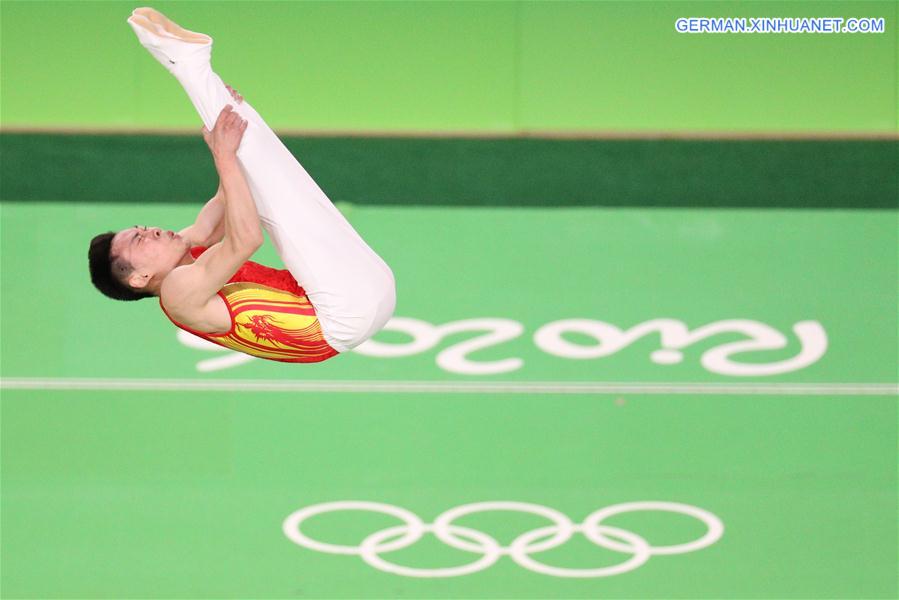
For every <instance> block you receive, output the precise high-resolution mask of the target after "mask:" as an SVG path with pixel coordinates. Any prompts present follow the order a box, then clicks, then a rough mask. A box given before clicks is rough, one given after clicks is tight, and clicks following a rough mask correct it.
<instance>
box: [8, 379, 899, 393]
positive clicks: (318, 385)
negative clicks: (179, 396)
mask: <svg viewBox="0 0 899 600" xmlns="http://www.w3.org/2000/svg"><path fill="white" fill-rule="evenodd" d="M0 388H2V389H7V390H121V391H125V390H154V391H210V392H211V391H216V392H362V393H437V394H458V393H461V394H626V393H633V394H715V395H726V394H731V395H745V394H767V395H801V396H833V395H838V396H891V395H897V394H899V384H895V383H698V382H697V383H677V382H662V383H627V382H599V381H584V382H565V381H521V382H500V381H491V382H477V381H453V382H451V381H376V380H373V381H364V380H363V381H360V380H356V381H339V380H338V381H315V380H311V381H278V380H259V379H255V380H254V379H91V378H42V377H5V378H2V379H0Z"/></svg>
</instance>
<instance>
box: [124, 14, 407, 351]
mask: <svg viewBox="0 0 899 600" xmlns="http://www.w3.org/2000/svg"><path fill="white" fill-rule="evenodd" d="M129 24H130V25H131V26H132V28H133V29H134V31H135V33H136V34H137V36H138V39H139V40H140V42H141V44H142V45H143V46H144V47H145V48H147V50H149V51H150V53H151V54H152V55H153V56H154V58H156V59H157V60H158V61H159V62H160V63H161V64H162V65H163V66H164V67H165V68H166V69H167V70H168V71H169V72H170V73H172V74H173V75H174V76H175V78H176V79H177V80H178V81H179V82H180V83H181V85H182V86H183V87H184V91H186V92H187V95H188V97H189V98H190V101H191V102H192V103H193V105H194V107H195V108H196V109H197V112H198V113H199V114H200V117H201V119H202V120H203V123H204V124H205V125H206V128H207V129H208V130H210V131H212V129H213V127H214V126H215V122H216V119H217V118H218V115H219V113H220V112H221V110H222V108H224V106H225V104H231V105H232V106H234V108H235V111H236V112H237V113H239V114H240V116H242V117H243V118H244V119H246V120H247V121H248V123H247V128H246V130H245V131H244V134H243V138H242V140H241V144H240V148H239V149H238V151H237V158H238V160H239V163H240V166H241V169H242V171H243V173H244V175H245V176H246V179H247V182H248V184H249V188H250V191H251V192H252V194H253V200H254V201H255V203H256V208H257V209H258V212H259V220H260V221H261V222H262V225H263V227H264V228H265V230H266V231H267V232H268V235H269V238H270V239H271V241H272V243H273V244H274V246H275V248H276V250H277V252H278V255H279V256H280V257H281V260H283V261H284V265H285V267H287V269H288V270H289V271H290V273H291V274H292V275H293V276H294V278H295V279H296V280H297V283H299V284H300V285H301V286H302V287H303V288H304V289H305V290H306V293H307V295H308V297H309V301H310V302H311V303H312V305H313V306H314V307H315V312H316V314H317V315H318V319H319V322H320V324H321V328H322V334H323V335H324V338H325V341H326V342H328V344H330V346H331V347H332V348H334V349H335V350H337V351H338V352H346V351H348V350H350V349H352V348H354V347H356V346H358V345H359V344H361V343H362V342H364V341H365V340H367V339H368V338H370V337H371V336H373V335H374V334H375V333H377V332H378V331H379V330H380V329H381V328H383V327H384V325H385V324H386V323H387V321H388V320H389V319H390V317H391V316H393V312H394V309H395V306H396V283H395V280H394V277H393V272H392V271H391V269H390V267H388V266H387V263H385V262H384V260H382V259H381V257H380V256H378V255H377V254H376V253H375V251H374V250H372V249H371V248H370V247H369V246H368V244H366V243H365V241H364V240H363V239H362V237H361V236H360V235H359V234H358V233H357V232H356V230H355V229H353V226H352V225H350V223H349V222H348V221H347V220H346V218H345V217H344V216H343V215H342V214H341V213H340V211H339V210H337V208H336V207H335V206H334V204H333V203H332V202H331V201H330V200H329V199H328V197H327V196H326V195H325V193H324V192H323V191H322V190H321V188H319V187H318V185H317V184H316V183H315V181H313V180H312V177H310V176H309V174H308V173H307V172H306V170H305V169H304V168H303V166H302V165H301V164H300V163H299V162H298V161H297V159H296V158H295V157H294V156H293V155H292V154H291V153H290V151H289V150H288V149H287V147H286V146H284V144H283V143H282V142H281V140H280V139H278V136H277V135H275V133H274V132H273V131H272V130H271V128H269V126H268V125H267V124H266V123H265V121H263V119H262V117H260V116H259V113H257V112H256V111H255V110H254V109H253V107H252V106H251V105H250V103H249V102H247V101H246V100H244V101H243V102H241V103H240V104H238V103H237V101H236V100H234V99H233V98H232V96H231V94H230V93H229V92H228V90H227V88H226V87H225V84H224V83H223V82H222V79H221V78H220V77H219V76H218V75H217V74H216V73H215V72H214V71H213V70H212V64H211V56H212V38H209V43H208V44H197V43H189V42H185V41H183V40H179V39H177V38H169V37H166V36H164V35H161V32H160V35H156V34H153V33H151V32H148V31H147V30H146V29H144V28H143V27H141V26H139V25H136V24H135V23H132V22H131V20H130V19H129Z"/></svg>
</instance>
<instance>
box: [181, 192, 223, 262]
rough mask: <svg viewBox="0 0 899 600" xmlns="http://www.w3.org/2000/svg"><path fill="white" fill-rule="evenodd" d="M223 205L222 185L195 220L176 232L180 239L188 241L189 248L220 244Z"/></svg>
mask: <svg viewBox="0 0 899 600" xmlns="http://www.w3.org/2000/svg"><path fill="white" fill-rule="evenodd" d="M224 217H225V203H224V201H223V199H222V184H221V181H219V189H218V191H217V192H216V193H215V196H213V197H212V199H211V200H209V201H208V202H207V203H206V205H205V206H203V208H202V209H201V210H200V214H198V215H197V219H196V220H195V221H194V222H193V223H192V224H191V225H189V226H187V227H185V228H184V229H182V230H181V231H179V232H178V235H180V236H181V237H182V238H185V239H187V240H189V241H190V245H191V246H206V247H209V246H211V245H213V244H215V243H216V242H220V241H221V240H222V237H224V235H225V219H224Z"/></svg>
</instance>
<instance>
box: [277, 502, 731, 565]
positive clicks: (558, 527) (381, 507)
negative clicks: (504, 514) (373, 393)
mask: <svg viewBox="0 0 899 600" xmlns="http://www.w3.org/2000/svg"><path fill="white" fill-rule="evenodd" d="M343 510H365V511H371V512H379V513H384V514H387V515H390V516H393V517H396V518H398V519H400V520H401V521H403V522H404V524H403V525H396V526H393V527H388V528H386V529H382V530H380V531H376V532H375V533H372V534H370V535H369V536H368V537H366V538H365V539H364V540H362V542H361V543H360V544H359V545H358V546H343V545H339V544H328V543H325V542H320V541H318V540H313V539H312V538H310V537H308V536H306V535H305V534H304V533H303V532H302V531H300V524H301V523H302V522H303V521H305V520H306V519H308V518H309V517H312V516H314V515H318V514H322V513H327V512H335V511H343ZM645 510H659V511H667V512H674V513H680V514H684V515H688V516H691V517H695V518H696V519H698V520H700V521H702V522H703V523H704V524H705V525H706V527H707V528H708V531H707V532H706V533H705V534H704V535H703V536H702V537H700V538H699V539H697V540H694V541H692V542H686V543H683V544H676V545H672V546H652V545H650V544H649V542H647V541H646V540H645V539H643V538H642V537H640V536H639V535H637V534H636V533H633V532H631V531H627V530H625V529H621V528H619V527H612V526H611V525H602V524H601V523H602V521H603V520H604V519H607V518H609V517H611V516H613V515H617V514H620V513H625V512H636V511H645ZM485 511H512V512H523V513H530V514H534V515H537V516H540V517H545V518H547V519H549V520H550V521H552V522H553V525H549V526H545V527H539V528H537V529H533V530H531V531H527V532H525V533H523V534H521V535H519V536H518V537H517V538H515V539H514V540H513V541H512V543H511V544H509V545H508V546H501V545H500V543H499V542H498V541H497V540H496V539H495V538H493V537H491V536H490V535H488V534H486V533H484V532H482V531H477V530H475V529H471V528H469V527H462V526H460V525H454V524H453V521H455V520H456V519H458V518H460V517H462V516H465V515H469V514H472V513H478V512H485ZM282 531H283V532H284V535H286V536H287V538H288V539H290V540H291V541H292V542H294V543H296V544H299V545H300V546H304V547H306V548H309V549H310V550H317V551H319V552H327V553H330V554H357V555H359V556H361V557H362V559H363V560H364V561H365V562H366V563H368V564H369V565H371V566H372V567H374V568H376V569H379V570H381V571H384V572H387V573H394V574H396V575H404V576H406V577H456V576H459V575H470V574H471V573H476V572H478V571H482V570H484V569H486V568H488V567H489V566H491V565H492V564H493V563H495V562H496V561H497V560H499V558H500V557H501V556H502V555H504V554H507V555H509V556H510V557H511V558H512V560H514V561H515V562H516V563H518V564H519V565H520V566H522V567H524V568H526V569H529V570H531V571H534V572H536V573H542V574H544V575H552V576H554V577H608V576H610V575H619V574H621V573H626V572H627V571H632V570H634V569H636V568H637V567H639V566H640V565H642V564H643V563H645V562H646V561H647V560H649V557H650V556H652V555H653V554H683V553H685V552H692V551H694V550H699V549H701V548H705V547H707V546H711V545H712V544H714V543H715V542H717V541H718V540H719V539H720V538H721V536H722V535H723V534H724V524H723V523H722V522H721V519H719V518H718V517H716V516H715V515H713V514H712V513H710V512H708V511H707V510H703V509H701V508H697V507H695V506H691V505H689V504H681V503H679V502H662V501H646V502H625V503H622V504H613V505H612V506H607V507H605V508H600V509H599V510H596V511H594V512H592V513H590V514H589V515H588V516H587V518H585V519H584V521H583V523H580V524H575V523H572V522H571V519H569V518H568V517H567V516H565V515H564V514H562V513H560V512H559V511H557V510H554V509H552V508H549V507H546V506H542V505H540V504H530V503H527V502H512V501H493V502H474V503H472V504H463V505H462V506H457V507H455V508H451V509H449V510H447V511H445V512H443V513H442V514H440V515H439V516H438V517H437V518H436V519H434V522H433V523H425V522H423V521H422V520H421V519H420V518H419V517H418V516H417V515H415V514H414V513H412V512H410V511H408V510H406V509H404V508H400V507H398V506H393V505H392V504H382V503H380V502H368V501H364V500H341V501H336V502H324V503H321V504H313V505H311V506H307V507H305V508H301V509H300V510H298V511H295V512H293V513H291V514H290V515H289V516H288V517H287V518H286V519H284V523H283V524H282ZM575 532H579V533H582V534H583V535H584V537H585V538H587V539H588V540H589V541H591V542H593V543H594V544H595V545H597V546H600V547H602V548H606V549H607V550H612V551H614V552H621V553H625V554H633V556H632V557H631V558H629V559H628V560H626V561H624V562H622V563H619V564H617V565H612V566H609V567H600V568H596V569H569V568H563V567H553V566H550V565H547V564H544V563H541V562H539V561H537V560H534V559H533V558H532V557H531V554H532V553H535V552H542V551H544V550H549V549H550V548H556V547H558V546H561V545H562V544H564V543H565V542H567V541H568V540H569V539H570V538H571V536H572V534H573V533H575ZM425 533H433V534H434V535H435V536H436V537H437V538H438V539H439V540H440V541H442V542H443V543H444V544H447V545H448V546H452V547H453V548H457V549H459V550H463V551H465V552H474V553H481V554H483V556H482V557H481V558H479V559H478V560H476V561H474V562H471V563H469V564H466V565H461V566H458V567H447V568H437V569H422V568H416V567H405V566H402V565H397V564H394V563H391V562H389V561H387V560H385V559H384V558H382V557H381V556H380V555H381V553H384V552H391V551H394V550H400V549H401V548H407V547H409V546H411V545H412V544H414V543H415V542H417V541H418V540H420V539H421V537H422V536H423V535H424V534H425ZM547 536H549V537H547ZM610 536H611V537H610ZM393 538H396V539H393ZM465 538H467V539H465ZM543 538H547V539H543ZM612 538H616V539H612ZM388 540H392V541H388ZM537 540H543V541H540V542H537ZM534 542H537V543H534Z"/></svg>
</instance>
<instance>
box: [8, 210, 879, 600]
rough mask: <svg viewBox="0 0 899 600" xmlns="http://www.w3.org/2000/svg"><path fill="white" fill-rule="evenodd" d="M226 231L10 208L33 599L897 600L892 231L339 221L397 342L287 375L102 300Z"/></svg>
mask: <svg viewBox="0 0 899 600" xmlns="http://www.w3.org/2000/svg"><path fill="white" fill-rule="evenodd" d="M199 206H200V200H198V203H197V205H196V206H183V205H182V206H176V205H148V206H140V205H137V204H132V205H116V204H100V203H97V204H92V203H52V202H46V203H35V202H21V203H19V202H15V201H12V199H6V201H5V202H3V204H2V225H3V226H2V315H0V316H2V348H0V349H2V552H3V556H2V559H3V564H2V590H0V592H2V596H3V597H4V598H14V597H22V598H37V597H42V598H47V597H54V598H136V597H142V598H148V597H153V598H188V597H195V598H199V597H240V598H248V597H253V598H288V597H297V598H303V597H321V598H394V597H419V598H511V597H518V598H522V597H527V598H562V597H566V598H569V597H570V598H613V597H614V598H659V597H670V598H722V597H725V598H894V597H896V595H897V567H896V565H897V550H896V548H897V537H896V514H897V491H896V490H897V480H896V472H897V462H896V444H897V396H896V392H897V387H896V384H897V373H896V364H897V313H896V296H897V287H896V285H897V277H896V275H897V256H896V247H897V239H896V238H897V221H896V213H895V212H890V211H881V210H864V211H851V210H840V211H826V210H792V211H791V210H776V209H772V210H738V209H721V210H714V209H704V210H692V209H639V208H633V209H603V208H588V207H584V208H545V209H541V208H522V209H509V208H498V207H497V208H473V207H469V208H458V209H453V208H436V207H433V208H413V207H394V208H388V207H374V206H352V205H341V209H342V210H344V211H345V214H346V215H347V217H348V219H349V220H350V221H351V222H352V223H353V225H354V227H356V229H357V230H358V231H359V232H360V234H361V235H362V236H363V237H364V238H365V239H366V240H367V241H368V242H369V244H370V245H371V246H372V248H374V249H375V250H376V251H377V252H378V253H379V254H380V255H381V256H382V257H383V258H384V259H385V260H386V261H387V262H388V264H390V266H391V268H392V269H393V271H394V274H395V276H396V280H397V309H396V313H395V315H394V319H393V320H392V321H391V322H390V323H389V324H388V326H387V327H386V328H385V330H384V331H382V332H379V333H378V334H377V335H376V336H375V338H373V339H372V340H370V341H369V342H367V343H366V344H364V345H362V346H360V347H358V348H357V349H355V350H354V351H352V352H350V353H347V354H344V355H340V356H338V357H336V358H334V359H331V360H328V361H326V362H324V363H319V364H312V365H287V364H279V363H274V362H266V361H260V360H256V359H249V360H245V359H244V358H243V357H242V356H241V355H236V354H231V353H228V352H226V351H223V350H221V349H218V348H208V347H204V346H203V345H201V344H197V343H196V342H195V341H194V342H192V341H191V340H190V339H189V338H186V337H184V336H180V335H178V331H177V330H176V329H175V328H174V327H173V326H172V325H171V324H170V323H169V322H168V321H167V320H166V318H165V316H164V315H163V314H162V313H161V311H160V310H159V308H158V305H157V304H155V303H154V302H152V301H143V302H138V303H116V302H114V301H112V300H107V299H106V298H104V297H102V296H100V295H99V293H97V292H95V291H94V290H93V289H92V288H91V287H90V283H89V279H88V274H87V259H86V254H87V244H88V241H89V239H90V237H91V236H92V235H93V234H95V233H98V232H100V231H103V230H105V229H119V228H123V227H128V226H130V225H133V224H135V223H139V224H148V225H160V226H162V227H165V228H175V227H178V226H183V225H185V224H187V223H188V222H189V221H190V220H191V219H192V218H193V216H194V215H195V213H196V210H198V209H199ZM257 260H259V261H260V262H265V263H269V264H273V265H276V266H277V265H278V261H277V257H276V255H275V254H274V251H273V250H272V248H271V247H270V246H268V245H267V246H266V247H264V248H263V250H262V251H260V253H259V254H258V256H257ZM301 283H302V282H301ZM348 501H356V502H360V503H363V502H367V503H371V504H369V505H368V506H369V507H370V508H376V509H383V510H387V511H388V512H392V513H393V515H394V516H391V515H388V514H384V513H383V512H371V511H364V510H356V509H355V508H353V507H358V506H360V505H353V504H349V505H343V506H344V507H346V508H350V509H349V510H339V508H340V506H341V505H339V504H338V505H334V506H331V507H330V508H337V509H338V510H331V511H329V512H324V513H321V514H312V515H311V516H309V518H308V520H304V521H303V522H302V523H301V524H300V528H299V529H297V527H295V526H294V525H296V523H292V522H291V521H289V517H290V516H291V515H298V516H302V513H297V511H300V510H301V509H304V508H307V507H314V505H319V504H322V503H338V502H348ZM487 502H493V503H500V504H493V505H490V504H484V505H480V504H478V503H487ZM641 502H642V503H654V504H648V505H630V506H618V505H622V504H629V503H641ZM503 503H504V504H503ZM516 503H518V504H516ZM521 503H526V504H521ZM380 505H385V506H380ZM641 507H642V508H648V509H651V510H627V509H628V508H631V509H640V508H641ZM326 508H327V507H326ZM603 508H609V510H610V511H611V513H612V514H609V515H608V516H607V517H606V518H602V519H601V523H599V522H597V521H596V511H598V510H600V509H603ZM666 508H667V509H671V508H677V509H678V510H680V512H671V511H670V510H665V509H666ZM452 509H458V510H460V511H462V512H463V514H461V515H460V516H459V517H458V518H457V519H454V520H452V521H451V522H447V521H446V518H450V517H452V516H453V513H449V515H448V517H444V519H440V518H439V517H440V515H441V514H444V513H446V511H451V510H452ZM617 509H623V511H622V512H618V513H617V514H615V512H616V510H617ZM466 510H472V511H473V512H471V513H469V514H464V512H465V511H466ZM406 511H408V512H406ZM397 512H401V513H402V515H403V516H404V517H405V518H406V519H407V520H408V522H410V523H412V526H410V528H402V527H399V528H398V527H397V526H399V525H402V524H403V522H404V521H403V519H401V518H398V517H397V516H395V515H396V513H397ZM591 514H593V515H594V518H593V520H591V519H589V518H588V517H589V516H590V515H591ZM410 515H412V516H410ZM691 515H692V516H691ZM697 515H698V516H699V517H700V518H697ZM600 516H602V514H600ZM552 518H555V519H556V520H557V521H561V522H562V525H560V526H559V527H557V528H552V527H549V526H550V525H552V524H553V520H552ZM702 518H704V519H706V520H705V521H703V520H702ZM418 519H420V521H418ZM569 519H570V523H569V521H568V520H569ZM435 521H436V522H437V523H436V524H435ZM285 522H286V525H285ZM585 522H586V525H584V526H583V527H582V526H581V524H584V523H585ZM441 523H442V524H443V525H442V526H441V525H440V524H441ZM591 523H592V525H591ZM431 524H435V525H434V527H430V525H431ZM709 524H711V529H710V527H709ZM716 524H720V526H721V527H722V528H723V529H721V528H718V525H716ZM285 529H286V530H287V533H285ZM385 530H386V531H385ZM300 531H301V532H302V534H303V535H305V536H308V539H310V540H317V541H318V542H319V545H316V544H315V543H314V542H312V543H307V544H306V545H303V544H300V543H297V540H302V539H303V538H300V535H299V532H300ZM378 532H382V533H381V534H380V535H376V536H375V535H373V534H376V533H378ZM528 532H533V533H531V534H529V535H524V534H527V533H528ZM416 533H421V534H422V535H421V538H420V539H418V540H415V539H413V538H415V537H417V535H415V534H416ZM569 533H570V534H571V536H570V539H567V540H563V538H564V537H566V535H567V534H569ZM288 534H290V535H288ZM437 534H439V535H440V538H443V539H442V541H441V539H439V538H438V537H437ZM554 534H558V535H555V536H554ZM363 540H366V541H365V542H364V543H363ZM516 540H517V541H516ZM591 540H592V541H591ZM700 540H704V541H700ZM563 541H564V543H563ZM694 541H697V542H698V543H695V544H692V545H690V542H694ZM320 544H332V545H335V544H336V545H340V546H344V547H346V548H345V549H344V550H345V552H344V553H343V554H340V553H334V552H333V551H334V550H337V549H338V548H335V547H333V546H322V545H320ZM672 547H673V548H672ZM327 550H332V552H328V551H327ZM363 554H364V555H365V557H363V556H362V555H363ZM390 563H392V564H396V565H401V566H402V567H406V568H408V569H417V570H411V571H410V570H406V569H403V568H398V569H394V570H393V571H391V567H389V564H390ZM541 564H543V565H547V566H546V567H541V566H540V565H541ZM463 565H472V566H471V568H468V569H465V568H460V569H453V568H454V567H462V566H463ZM615 565H623V566H622V567H621V568H620V569H615V568H613V567H614V566H615ZM603 567H605V569H602V568H603ZM597 569H602V570H599V571H597ZM413 575H417V576H413ZM573 575H580V576H573ZM584 575H590V576H584Z"/></svg>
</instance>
